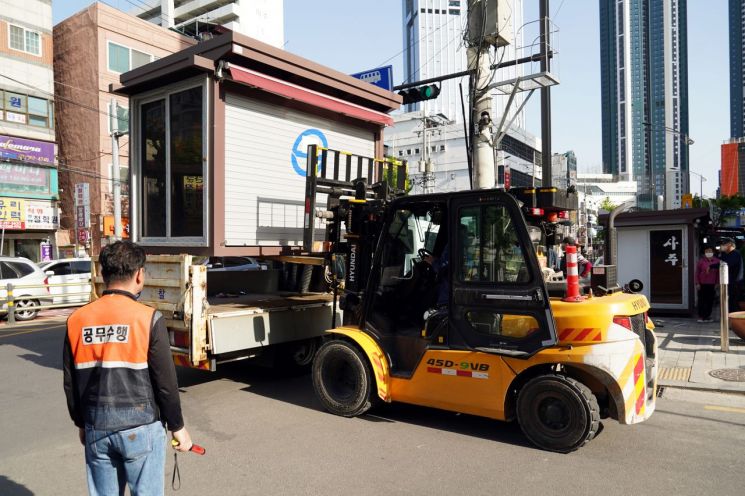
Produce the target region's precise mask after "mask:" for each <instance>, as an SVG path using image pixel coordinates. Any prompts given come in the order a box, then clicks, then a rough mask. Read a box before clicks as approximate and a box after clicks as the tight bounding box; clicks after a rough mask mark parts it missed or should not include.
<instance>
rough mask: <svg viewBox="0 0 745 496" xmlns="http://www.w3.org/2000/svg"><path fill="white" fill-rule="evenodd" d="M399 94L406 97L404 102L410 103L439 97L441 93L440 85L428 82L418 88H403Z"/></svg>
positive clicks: (405, 103)
mask: <svg viewBox="0 0 745 496" xmlns="http://www.w3.org/2000/svg"><path fill="white" fill-rule="evenodd" d="M398 94H399V95H400V96H401V97H402V98H403V99H404V101H403V104H404V105H409V104H411V103H417V102H421V101H423V100H432V99H433V98H437V97H438V96H439V94H440V87H439V86H437V85H434V84H428V85H425V86H420V87H418V88H409V89H406V90H401V91H399V92H398Z"/></svg>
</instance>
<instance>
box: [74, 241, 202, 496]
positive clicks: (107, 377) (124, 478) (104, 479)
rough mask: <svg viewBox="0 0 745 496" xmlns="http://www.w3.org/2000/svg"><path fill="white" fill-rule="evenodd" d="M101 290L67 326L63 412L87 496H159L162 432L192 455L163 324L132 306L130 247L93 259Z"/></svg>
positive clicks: (140, 254)
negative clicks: (74, 432) (73, 434)
mask: <svg viewBox="0 0 745 496" xmlns="http://www.w3.org/2000/svg"><path fill="white" fill-rule="evenodd" d="M100 263H101V275H102V276H103V280H104V283H105V285H106V290H105V291H104V292H103V295H102V296H101V298H99V299H97V300H96V301H94V302H92V303H89V304H88V305H85V306H84V307H82V308H80V309H78V310H76V311H75V312H73V314H72V315H70V318H69V319H68V320H67V335H66V336H65V342H64V351H63V375H64V389H65V395H66V396H67V407H68V410H69V412H70V417H71V418H72V420H73V422H74V423H75V425H76V426H77V427H78V430H79V436H80V442H81V444H83V446H85V464H86V472H87V479H88V491H89V493H90V494H91V495H110V494H124V489H125V486H126V485H127V484H129V489H130V492H131V493H132V494H133V495H139V496H145V495H162V494H163V492H164V477H165V473H164V472H165V455H166V432H165V428H167V429H168V430H169V431H171V436H172V437H173V439H175V440H176V441H178V443H179V444H178V446H177V447H176V448H175V449H176V450H178V451H188V450H189V449H190V448H191V447H192V442H191V437H190V436H189V433H188V432H187V430H186V428H185V427H184V421H183V418H182V416H181V403H180V401H179V392H178V384H177V382H176V369H175V367H174V365H173V359H172V358H171V351H170V345H169V339H168V332H167V330H166V324H165V320H164V318H163V316H162V315H161V314H160V313H159V312H157V311H155V310H154V309H152V308H150V307H148V306H146V305H143V304H141V303H137V298H138V294H139V293H140V292H141V291H142V289H143V287H144V285H145V269H144V266H145V252H144V250H143V249H142V248H141V247H139V246H137V245H136V244H134V243H131V242H129V241H117V242H115V243H113V244H110V245H108V246H106V247H105V248H104V249H103V250H102V251H101V255H100Z"/></svg>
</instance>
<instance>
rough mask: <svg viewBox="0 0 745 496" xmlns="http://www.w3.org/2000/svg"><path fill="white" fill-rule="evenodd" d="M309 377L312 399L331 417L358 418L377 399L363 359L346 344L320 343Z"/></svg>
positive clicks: (369, 372) (335, 341)
mask: <svg viewBox="0 0 745 496" xmlns="http://www.w3.org/2000/svg"><path fill="white" fill-rule="evenodd" d="M312 376H313V388H314V389H315V391H316V396H318V399H319V400H320V401H321V403H322V404H323V407H324V408H325V409H326V410H328V411H329V412H331V413H333V414H334V415H341V416H342V417H356V416H358V415H362V414H363V413H365V412H366V411H368V410H369V409H370V408H371V407H372V406H373V402H374V401H375V399H376V398H377V396H374V395H375V378H374V377H373V375H372V371H371V370H370V366H369V364H368V363H367V358H366V357H365V356H364V355H363V354H362V352H360V351H359V350H358V349H357V348H356V347H355V346H354V345H353V344H351V343H349V342H347V341H342V340H338V339H337V340H332V341H328V342H326V343H325V344H323V346H321V348H320V349H319V350H318V353H316V358H315V360H313V373H312Z"/></svg>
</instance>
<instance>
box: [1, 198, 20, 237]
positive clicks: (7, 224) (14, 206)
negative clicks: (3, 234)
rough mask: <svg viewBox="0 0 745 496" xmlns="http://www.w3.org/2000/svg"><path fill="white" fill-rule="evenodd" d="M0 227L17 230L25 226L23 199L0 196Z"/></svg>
mask: <svg viewBox="0 0 745 496" xmlns="http://www.w3.org/2000/svg"><path fill="white" fill-rule="evenodd" d="M0 228H2V229H15V230H18V231H20V230H23V229H25V228H26V204H25V202H24V200H20V199H18V198H4V197H0Z"/></svg>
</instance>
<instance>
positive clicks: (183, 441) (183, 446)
mask: <svg viewBox="0 0 745 496" xmlns="http://www.w3.org/2000/svg"><path fill="white" fill-rule="evenodd" d="M171 437H172V438H173V439H175V440H176V441H178V446H174V447H173V449H175V450H176V451H182V452H186V451H189V450H190V449H191V446H192V445H193V444H194V443H192V441H191V436H190V435H189V431H187V430H186V427H182V428H181V429H180V430H177V431H174V432H171Z"/></svg>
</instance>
